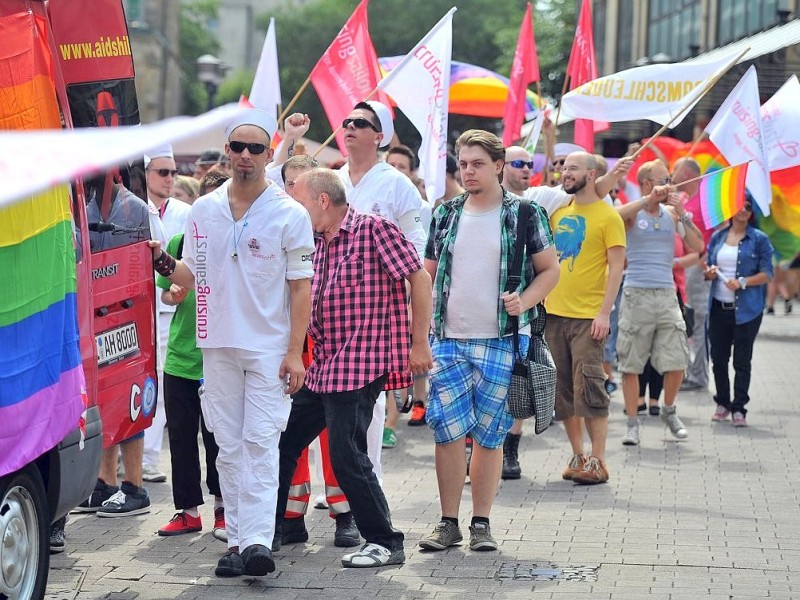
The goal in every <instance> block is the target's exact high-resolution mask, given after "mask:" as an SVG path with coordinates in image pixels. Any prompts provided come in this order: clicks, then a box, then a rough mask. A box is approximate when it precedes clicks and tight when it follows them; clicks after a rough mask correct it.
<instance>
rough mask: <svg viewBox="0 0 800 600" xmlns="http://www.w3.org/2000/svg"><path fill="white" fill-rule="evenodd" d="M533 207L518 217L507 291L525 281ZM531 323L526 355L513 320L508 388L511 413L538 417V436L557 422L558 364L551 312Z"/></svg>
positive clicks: (521, 210) (521, 209)
mask: <svg viewBox="0 0 800 600" xmlns="http://www.w3.org/2000/svg"><path fill="white" fill-rule="evenodd" d="M530 210H531V206H530V204H529V203H528V202H520V204H519V214H518V215H517V242H516V245H515V249H514V260H513V262H512V265H511V270H510V273H511V274H510V275H509V277H508V285H507V287H506V291H508V292H514V291H515V290H516V289H517V287H519V285H520V283H521V282H522V263H523V257H524V255H525V240H526V236H527V227H528V215H529V214H530ZM536 309H537V314H536V317H535V318H534V319H533V321H531V324H530V326H531V341H530V345H529V347H528V353H527V355H526V356H522V354H521V353H520V350H519V319H518V318H517V317H511V323H512V325H513V327H514V329H513V332H512V336H513V342H514V366H513V368H512V370H511V383H510V385H509V388H508V411H509V412H510V413H511V415H512V416H513V417H514V418H515V419H528V418H530V417H535V427H534V430H535V431H536V434H537V435H538V434H540V433H542V432H544V431H545V430H546V429H547V428H548V427H550V423H552V421H553V411H554V410H555V404H556V365H555V363H554V362H553V357H552V355H551V354H550V348H548V346H547V342H545V339H544V330H545V326H546V324H547V312H546V311H545V309H544V306H543V305H542V304H539V305H538V306H537V307H536Z"/></svg>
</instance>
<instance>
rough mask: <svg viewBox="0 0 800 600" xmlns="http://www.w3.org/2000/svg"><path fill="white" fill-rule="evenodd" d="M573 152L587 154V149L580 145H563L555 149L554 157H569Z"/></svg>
mask: <svg viewBox="0 0 800 600" xmlns="http://www.w3.org/2000/svg"><path fill="white" fill-rule="evenodd" d="M573 152H586V149H585V148H583V147H582V146H579V145H578V144H569V143H566V142H564V143H561V144H556V145H555V146H554V147H553V156H569V155H570V154H572V153H573Z"/></svg>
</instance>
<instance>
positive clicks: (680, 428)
mask: <svg viewBox="0 0 800 600" xmlns="http://www.w3.org/2000/svg"><path fill="white" fill-rule="evenodd" d="M661 420H662V421H664V423H666V425H667V427H669V431H670V433H671V434H672V435H674V436H675V437H676V438H678V439H679V440H683V439H685V438H687V437H689V432H688V431H686V426H685V425H684V424H683V421H681V420H680V419H679V418H678V413H677V411H676V410H675V407H674V406H665V407H664V410H662V411H661Z"/></svg>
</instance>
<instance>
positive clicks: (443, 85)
mask: <svg viewBox="0 0 800 600" xmlns="http://www.w3.org/2000/svg"><path fill="white" fill-rule="evenodd" d="M455 11H456V8H455V7H453V8H451V9H450V10H449V11H448V13H447V14H446V15H445V16H444V17H442V18H441V20H440V21H439V22H438V23H437V24H436V26H435V27H434V28H433V29H431V30H430V31H429V32H428V33H427V35H425V37H423V38H422V39H421V40H420V41H419V43H418V44H417V45H416V46H415V47H414V49H413V50H411V52H409V53H408V54H407V55H406V56H405V58H403V60H401V61H400V62H399V63H398V65H397V66H396V67H395V68H394V69H392V70H391V71H390V72H389V74H388V75H386V77H384V78H383V79H382V80H381V81H380V83H379V84H378V87H379V88H381V89H383V90H384V91H385V92H386V93H387V94H389V95H390V96H391V97H392V99H393V100H394V101H395V103H396V104H397V107H398V108H399V109H400V110H402V111H403V113H404V114H405V115H406V116H407V117H408V119H409V121H411V122H412V123H413V124H414V127H416V128H417V130H418V131H419V132H420V134H421V135H422V145H421V146H420V148H419V170H420V176H421V177H422V179H423V180H424V181H425V192H426V194H427V196H428V198H431V200H435V199H436V198H441V197H442V196H444V183H445V174H446V166H447V109H448V104H449V102H450V57H451V54H452V49H453V13H454V12H455Z"/></svg>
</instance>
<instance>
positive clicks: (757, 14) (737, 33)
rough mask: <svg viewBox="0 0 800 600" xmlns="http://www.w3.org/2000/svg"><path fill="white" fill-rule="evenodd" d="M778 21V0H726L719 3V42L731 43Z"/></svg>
mask: <svg viewBox="0 0 800 600" xmlns="http://www.w3.org/2000/svg"><path fill="white" fill-rule="evenodd" d="M778 23H779V18H778V0H760V2H753V1H752V0H725V1H724V2H720V3H719V12H718V16H717V43H718V44H719V45H723V44H729V43H730V42H733V41H735V40H739V39H742V38H744V37H747V36H748V35H752V34H754V33H758V32H759V31H764V30H765V29H769V28H770V27H772V26H774V25H777V24H778Z"/></svg>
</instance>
